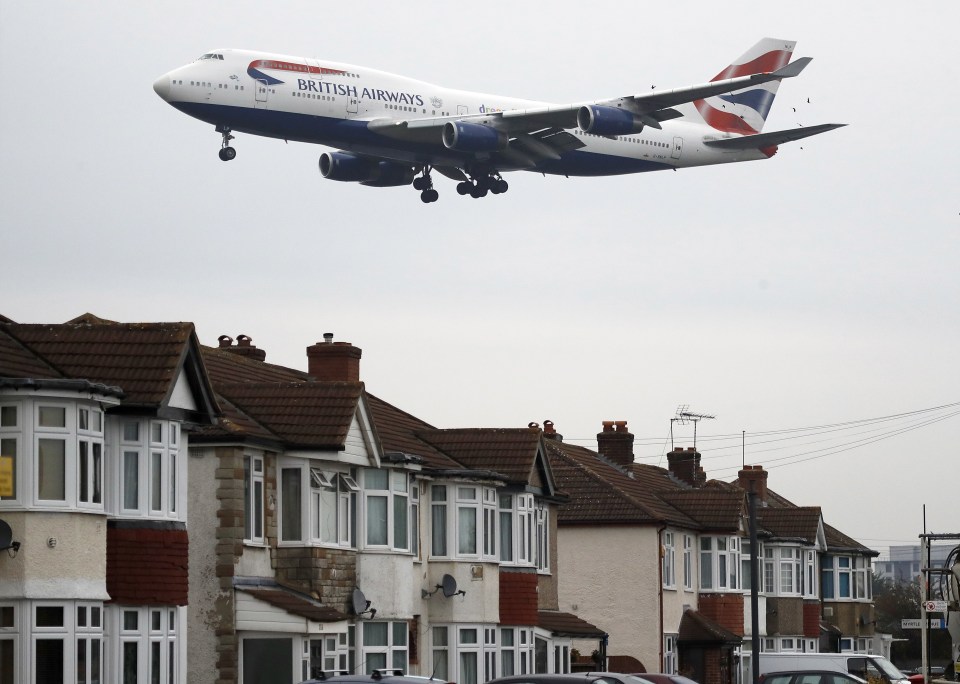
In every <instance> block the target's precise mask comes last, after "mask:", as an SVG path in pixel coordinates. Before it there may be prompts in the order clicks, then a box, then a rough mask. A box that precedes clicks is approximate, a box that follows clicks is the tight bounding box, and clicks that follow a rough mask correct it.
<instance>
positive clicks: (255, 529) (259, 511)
mask: <svg viewBox="0 0 960 684" xmlns="http://www.w3.org/2000/svg"><path fill="white" fill-rule="evenodd" d="M263 475H264V466H263V456H255V455H253V454H244V455H243V540H244V541H245V542H249V543H251V544H263V543H264V534H263V500H264V489H263Z"/></svg>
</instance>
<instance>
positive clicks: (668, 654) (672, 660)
mask: <svg viewBox="0 0 960 684" xmlns="http://www.w3.org/2000/svg"><path fill="white" fill-rule="evenodd" d="M663 673H664V674H676V673H677V635H676V634H664V635H663Z"/></svg>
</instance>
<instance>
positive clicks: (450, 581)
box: [440, 575, 458, 598]
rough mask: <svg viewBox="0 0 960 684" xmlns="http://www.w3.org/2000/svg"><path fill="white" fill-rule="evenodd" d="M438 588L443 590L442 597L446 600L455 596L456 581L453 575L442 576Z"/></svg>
mask: <svg viewBox="0 0 960 684" xmlns="http://www.w3.org/2000/svg"><path fill="white" fill-rule="evenodd" d="M440 588H441V589H443V595H444V596H446V597H447V598H450V597H451V596H456V595H457V593H458V592H457V579H456V578H455V577H454V576H453V575H444V576H443V579H441V580H440Z"/></svg>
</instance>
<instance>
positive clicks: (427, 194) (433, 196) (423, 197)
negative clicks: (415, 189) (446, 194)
mask: <svg viewBox="0 0 960 684" xmlns="http://www.w3.org/2000/svg"><path fill="white" fill-rule="evenodd" d="M438 199H440V193H439V192H437V191H436V190H434V189H433V188H430V189H429V190H424V191H423V192H421V193H420V201H421V202H423V203H424V204H430V203H431V202H436V201H437V200H438Z"/></svg>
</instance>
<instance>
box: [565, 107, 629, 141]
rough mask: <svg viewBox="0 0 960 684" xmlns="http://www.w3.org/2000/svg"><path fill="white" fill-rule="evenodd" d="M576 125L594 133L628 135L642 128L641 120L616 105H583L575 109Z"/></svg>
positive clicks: (584, 130) (586, 131)
mask: <svg viewBox="0 0 960 684" xmlns="http://www.w3.org/2000/svg"><path fill="white" fill-rule="evenodd" d="M577 125H578V126H580V130H582V131H583V132H585V133H593V134H594V135H628V134H630V133H639V132H640V131H642V130H643V121H641V120H640V118H639V117H637V116H634V115H633V114H632V113H630V112H628V111H626V110H623V109H619V108H617V107H603V106H600V105H584V106H583V107H581V108H580V109H579V110H578V111H577Z"/></svg>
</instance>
